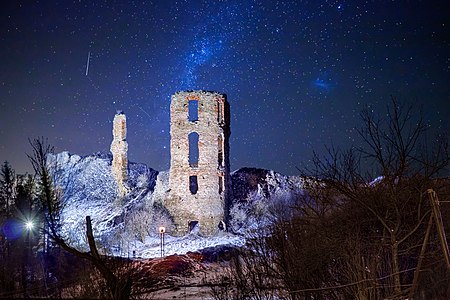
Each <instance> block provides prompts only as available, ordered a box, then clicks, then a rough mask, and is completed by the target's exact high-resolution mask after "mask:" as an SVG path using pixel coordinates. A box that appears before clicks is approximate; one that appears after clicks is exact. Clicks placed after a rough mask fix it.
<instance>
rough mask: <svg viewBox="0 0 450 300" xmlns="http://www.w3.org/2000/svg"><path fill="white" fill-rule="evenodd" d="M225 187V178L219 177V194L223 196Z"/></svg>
mask: <svg viewBox="0 0 450 300" xmlns="http://www.w3.org/2000/svg"><path fill="white" fill-rule="evenodd" d="M223 186H224V182H223V176H219V194H222V192H223Z"/></svg>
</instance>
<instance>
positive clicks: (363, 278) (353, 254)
mask: <svg viewBox="0 0 450 300" xmlns="http://www.w3.org/2000/svg"><path fill="white" fill-rule="evenodd" d="M361 116H362V121H363V124H362V126H361V127H360V129H359V131H358V133H359V136H360V137H361V138H362V141H363V143H362V145H361V147H353V148H350V149H347V150H339V149H334V148H329V149H328V155H327V156H324V157H319V156H317V155H316V156H314V164H313V167H310V168H308V169H301V170H299V172H301V173H302V175H303V178H304V187H305V192H304V193H303V194H302V195H299V196H298V197H297V198H296V199H294V200H293V201H274V202H273V204H272V205H271V209H270V216H269V218H270V222H269V223H267V222H265V223H264V226H261V227H260V229H259V230H257V231H255V232H250V233H249V236H248V237H247V238H248V239H247V245H246V246H245V247H243V248H242V249H240V250H238V251H236V250H234V251H227V252H226V254H224V253H223V252H217V253H214V255H205V254H204V253H203V254H193V253H191V254H189V255H186V256H179V257H169V258H166V259H155V260H148V261H138V260H130V259H123V258H115V257H112V256H110V255H108V254H109V252H108V249H103V248H102V247H101V245H99V243H98V242H97V241H95V240H94V237H93V235H92V228H90V220H89V218H87V219H86V229H85V232H86V240H87V242H88V245H89V249H85V250H84V251H82V250H80V249H79V248H75V247H73V246H72V243H71V241H67V240H65V239H64V237H63V236H62V235H61V223H60V220H59V213H60V212H61V210H62V209H63V206H62V205H63V201H62V198H63V196H62V195H61V193H60V191H59V190H57V189H55V188H54V186H53V179H52V172H51V170H49V166H48V165H47V164H46V155H47V154H48V153H51V152H52V148H51V147H49V146H48V145H47V144H46V142H45V140H44V139H37V140H33V141H30V143H31V146H32V151H33V152H32V154H31V155H30V156H29V158H30V160H31V162H32V164H33V167H34V169H35V173H36V174H35V175H34V176H16V175H15V174H14V171H13V169H12V168H11V166H10V165H9V164H8V163H5V164H3V166H2V169H1V174H0V179H1V194H0V200H1V201H0V223H1V224H2V232H0V235H1V236H0V237H1V239H0V298H7V297H9V298H23V297H41V298H97V299H98V298H108V299H130V298H149V297H150V298H151V295H152V293H153V292H155V291H157V290H158V289H161V288H168V287H171V286H177V285H178V286H179V285H180V284H181V283H182V282H183V280H184V281H185V279H182V278H183V276H191V275H192V274H193V273H196V272H204V267H202V264H203V265H206V264H215V266H216V267H217V268H219V267H220V268H221V269H220V272H219V274H218V275H217V274H216V275H214V276H211V275H209V276H207V275H205V276H204V278H203V279H202V280H201V282H199V283H198V285H202V286H207V287H208V290H209V294H210V297H212V298H214V299H217V300H219V299H450V274H449V272H450V271H449V270H450V263H449V257H448V255H449V253H448V246H447V239H448V238H447V235H446V234H445V233H448V232H450V199H449V192H450V178H449V176H448V175H449V166H448V162H449V146H448V135H447V133H445V134H444V135H443V136H437V137H433V138H430V137H428V136H427V128H428V125H427V124H425V123H424V122H423V119H422V118H421V117H420V116H419V115H417V116H418V117H415V116H416V115H414V114H413V111H412V110H411V109H410V108H405V107H402V106H400V105H399V104H398V103H397V102H396V101H395V100H393V101H392V104H391V106H390V107H389V108H388V111H387V112H386V114H384V116H385V117H383V118H378V117H377V116H376V115H374V114H372V113H371V112H370V111H368V110H367V111H365V112H363V113H362V115H361ZM374 178H377V179H376V180H373V179H374ZM266 217H267V216H266ZM29 220H33V222H34V224H35V225H34V227H32V226H31V225H30V226H27V225H26V223H27V221H29ZM221 254H222V255H221ZM224 257H225V258H226V259H225V260H224V261H223V260H221V259H220V258H224ZM174 278H178V279H179V281H176V280H175V279H174ZM184 278H186V277H184Z"/></svg>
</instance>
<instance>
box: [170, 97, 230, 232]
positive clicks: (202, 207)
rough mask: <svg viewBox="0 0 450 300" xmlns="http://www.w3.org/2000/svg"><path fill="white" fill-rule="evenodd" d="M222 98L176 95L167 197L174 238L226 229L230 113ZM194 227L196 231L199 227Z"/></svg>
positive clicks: (171, 115) (225, 100)
mask: <svg viewBox="0 0 450 300" xmlns="http://www.w3.org/2000/svg"><path fill="white" fill-rule="evenodd" d="M229 111H230V110H229V104H228V102H227V99H226V95H223V94H219V93H215V92H205V91H192V92H177V93H175V94H174V95H172V101H171V105H170V136H171V141H170V151H171V160H170V171H169V195H168V198H167V199H166V201H165V206H166V208H167V209H168V210H169V212H170V213H171V215H172V216H173V218H174V223H175V229H174V231H173V232H172V233H173V234H174V235H182V234H185V233H187V232H189V231H191V230H193V229H194V228H198V230H199V233H200V234H202V235H212V234H215V233H216V232H217V231H218V230H220V229H225V228H224V227H225V223H224V218H225V208H226V203H227V198H228V197H229V192H230V188H229V186H230V162H229V137H230V113H229ZM197 226H198V227H197Z"/></svg>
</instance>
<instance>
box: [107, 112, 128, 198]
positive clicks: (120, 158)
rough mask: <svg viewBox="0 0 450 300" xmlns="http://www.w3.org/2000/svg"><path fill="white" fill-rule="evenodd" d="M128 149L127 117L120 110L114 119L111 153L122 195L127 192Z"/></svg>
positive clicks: (113, 170) (114, 172) (113, 168)
mask: <svg viewBox="0 0 450 300" xmlns="http://www.w3.org/2000/svg"><path fill="white" fill-rule="evenodd" d="M127 151H128V143H127V118H126V116H125V114H124V113H123V112H121V111H118V112H117V114H116V115H115V116H114V120H113V141H112V143H111V153H112V155H113V161H112V173H113V176H114V178H115V179H116V183H117V187H118V190H119V191H118V192H119V195H120V196H122V197H123V196H124V195H125V194H126V193H127V186H126V181H127V178H128V158H127Z"/></svg>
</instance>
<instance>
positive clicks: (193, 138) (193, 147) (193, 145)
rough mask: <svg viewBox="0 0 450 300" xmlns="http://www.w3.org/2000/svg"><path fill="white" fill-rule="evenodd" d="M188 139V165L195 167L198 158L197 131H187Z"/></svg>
mask: <svg viewBox="0 0 450 300" xmlns="http://www.w3.org/2000/svg"><path fill="white" fill-rule="evenodd" d="M188 139H189V166H190V167H191V168H197V167H198V158H199V150H198V139H199V136H198V133H197V132H191V133H189V136H188Z"/></svg>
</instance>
